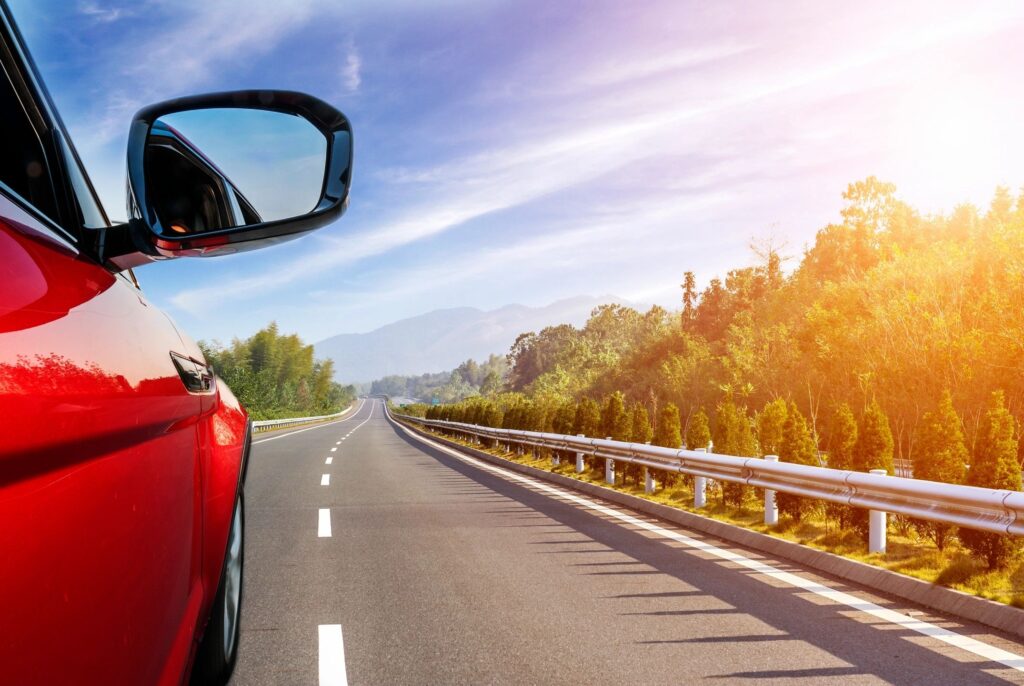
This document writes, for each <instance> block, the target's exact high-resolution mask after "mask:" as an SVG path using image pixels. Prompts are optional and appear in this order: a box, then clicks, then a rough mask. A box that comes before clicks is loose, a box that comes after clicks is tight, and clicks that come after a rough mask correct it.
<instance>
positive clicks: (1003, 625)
mask: <svg viewBox="0 0 1024 686" xmlns="http://www.w3.org/2000/svg"><path fill="white" fill-rule="evenodd" d="M392 421H397V420H394V419H393V418H392ZM401 423H402V424H403V425H404V426H406V427H408V428H409V429H411V430H412V431H414V432H416V433H417V434H420V435H421V436H424V437H426V438H430V439H431V440H435V441H437V442H438V443H443V444H445V445H447V446H448V447H451V448H454V449H456V450H459V451H461V452H463V453H466V454H468V455H471V456H473V457H476V458H479V459H481V460H485V461H487V462H490V463H492V464H496V465H499V466H502V467H505V468H508V469H511V470H513V471H516V472H520V473H522V474H527V475H529V476H533V477H536V478H538V479H543V480H545V481H550V482H552V483H556V484H558V485H560V486H565V487H567V488H571V489H574V490H576V491H581V492H583V493H586V494H588V495H592V496H595V497H598V498H601V499H602V500H606V501H609V502H613V503H617V504H619V505H625V506H627V507H629V508H630V509H632V510H636V511H637V512H643V513H644V514H648V515H651V516H654V517H658V518H659V519H663V520H665V521H668V522H672V523H673V524H678V525H680V526H683V527H686V528H688V529H693V530H695V531H700V532H702V533H706V534H709V535H711V536H715V537H716V538H721V539H723V540H726V541H730V542H732V543H736V544H739V545H741V546H743V547H745V548H750V549H752V550H757V551H760V552H763V553H767V554H769V555H773V556H775V557H781V558H785V559H787V560H790V561H792V562H796V563H798V564H801V565H805V566H807V567H810V568H812V569H816V570H819V571H821V572H825V573H826V574H829V575H831V576H834V577H837V578H839V579H843V580H846V581H850V582H852V583H855V584H859V585H861V586H866V587H868V588H870V589H873V590H875V591H878V592H880V593H882V594H885V595H888V596H894V597H896V598H901V599H903V600H909V601H910V602H913V603H916V604H918V605H921V606H923V607H927V608H929V609H932V610H936V611H938V612H942V613H945V614H948V615H952V616H953V617H957V618H960V619H965V620H970V621H972V622H977V623H979V624H984V625H986V626H990V627H993V628H995V629H999V630H1000V631H1004V632H1006V633H1008V634H1011V635H1013V636H1016V637H1018V638H1024V610H1020V609H1018V608H1015V607H1011V606H1010V605H1003V604H1002V603H997V602H995V601H992V600H987V599H985V598H979V597H978V596H973V595H969V594H967V593H964V592H962V591H957V590H954V589H952V588H946V587H945V586H937V585H935V584H931V583H928V582H927V581H922V580H921V579H915V578H913V577H909V576H905V575H903V574H900V573H898V572H892V571H889V570H888V569H882V568H881V567H875V566H873V565H869V564H866V563H864V562H858V561H856V560H850V559H847V558H845V557H841V556H839V555H836V554H834V553H828V552H825V551H824V550H816V549H814V548H809V547H807V546H804V545H801V544H799V543H793V542H792V541H786V540H783V539H780V538H775V537H773V536H769V535H767V534H762V533H760V532H758V531H751V530H749V529H744V528H742V527H739V526H736V525H733V524H727V523H725V522H720V521H717V520H714V519H710V518H708V517H702V516H700V515H697V514H693V513H692V512H687V511H685V510H680V509H678V508H675V507H671V506H669V505H662V504H660V503H655V502H651V501H650V500H647V499H645V498H640V497H637V496H635V495H630V494H628V493H623V492H621V491H615V490H612V489H611V488H606V487H604V486H599V485H597V484H592V483H588V482H585V481H580V480H578V479H573V478H572V477H568V476H564V475H562V474H556V473H554V472H548V471H544V470H542V469H537V468H535V467H529V466H527V465H524V464H519V463H518V462H513V461H511V460H506V459H504V458H501V457H497V456H496V455H491V454H490V453H487V452H484V451H482V450H476V449H474V448H469V447H467V446H464V445H461V444H459V443H455V442H453V441H450V440H448V439H446V438H442V437H440V436H437V435H435V434H432V433H428V432H426V431H424V430H423V429H422V428H420V427H418V426H413V425H411V424H407V423H405V422H401Z"/></svg>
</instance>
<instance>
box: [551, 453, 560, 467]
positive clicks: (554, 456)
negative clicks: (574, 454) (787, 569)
mask: <svg viewBox="0 0 1024 686" xmlns="http://www.w3.org/2000/svg"><path fill="white" fill-rule="evenodd" d="M551 464H552V466H555V467H557V466H558V465H560V464H562V454H561V453H560V452H558V451H557V450H552V451H551Z"/></svg>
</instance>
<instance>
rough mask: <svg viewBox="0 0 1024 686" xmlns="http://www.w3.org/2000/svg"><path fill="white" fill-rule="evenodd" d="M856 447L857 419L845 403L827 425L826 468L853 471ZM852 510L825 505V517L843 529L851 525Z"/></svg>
mask: <svg viewBox="0 0 1024 686" xmlns="http://www.w3.org/2000/svg"><path fill="white" fill-rule="evenodd" d="M856 446H857V419H856V417H854V416H853V410H851V409H850V406H849V405H847V404H846V403H840V404H839V406H838V407H836V410H835V412H834V413H833V415H832V420H831V422H830V423H829V443H828V466H829V467H830V468H832V469H847V470H849V469H853V451H854V449H855V448H856ZM853 510H854V508H851V507H850V506H849V505H842V504H840V503H831V502H830V503H825V517H826V525H827V520H834V521H836V522H837V523H838V524H839V528H841V529H844V528H846V527H848V526H850V525H851V524H852V523H853V519H854V513H853Z"/></svg>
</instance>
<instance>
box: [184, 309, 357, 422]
mask: <svg viewBox="0 0 1024 686" xmlns="http://www.w3.org/2000/svg"><path fill="white" fill-rule="evenodd" d="M199 346H200V347H201V348H202V349H203V353H204V354H205V355H206V359H207V361H208V362H209V363H210V364H211V365H212V366H213V368H214V370H215V371H216V373H217V374H218V375H219V376H220V377H221V378H223V379H224V380H225V381H226V382H227V384H228V386H230V387H231V390H232V391H234V393H235V395H236V396H238V399H239V400H240V401H241V402H242V405H244V406H245V408H246V410H248V412H249V414H250V415H251V416H252V418H253V419H279V418H283V417H302V416H309V415H321V414H332V413H334V412H340V411H341V410H343V409H344V408H345V407H347V406H348V405H349V404H350V403H351V402H352V401H353V400H355V398H356V389H355V387H353V386H342V385H341V384H339V383H337V382H336V381H334V362H333V361H332V360H330V359H327V360H317V359H314V357H313V346H312V345H306V344H305V343H303V342H302V339H301V338H299V337H298V336H297V335H296V334H290V335H284V334H281V333H280V332H279V331H278V328H277V324H276V323H271V324H270V325H269V326H268V327H267V328H265V329H262V330H260V331H258V332H256V333H255V334H253V335H252V336H250V337H249V338H247V339H245V340H239V339H237V338H236V339H235V340H233V341H232V342H231V345H230V346H227V347H225V346H223V345H221V344H220V343H219V342H216V341H214V342H213V343H207V342H205V341H200V342H199Z"/></svg>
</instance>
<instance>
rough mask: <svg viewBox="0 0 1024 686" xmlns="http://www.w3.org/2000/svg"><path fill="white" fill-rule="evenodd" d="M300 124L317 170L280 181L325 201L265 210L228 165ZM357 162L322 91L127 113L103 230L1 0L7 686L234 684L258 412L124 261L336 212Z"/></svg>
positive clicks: (227, 245) (268, 231) (2, 662)
mask: <svg viewBox="0 0 1024 686" xmlns="http://www.w3.org/2000/svg"><path fill="white" fill-rule="evenodd" d="M239 122H244V125H239ZM275 122H276V123H275ZM126 123H127V122H126ZM182 123H184V124H188V125H190V126H192V129H193V130H194V131H196V132H199V133H202V134H203V135H204V136H205V137H206V139H207V140H209V141H212V142H213V147H215V148H216V149H217V151H218V154H220V155H221V158H220V159H218V164H215V163H214V161H213V159H217V156H216V155H215V154H213V153H212V152H211V151H210V149H204V150H200V145H198V144H197V142H194V141H197V139H195V138H193V137H192V135H190V134H189V133H188V131H185V130H183V129H182V128H181V126H182ZM300 124H301V125H304V126H306V127H308V128H309V131H310V132H312V133H310V134H309V136H307V138H306V139H302V140H307V139H308V140H312V141H313V143H312V145H313V148H314V149H316V150H319V151H321V153H322V155H321V157H320V161H322V164H323V176H322V179H323V180H322V182H319V185H317V184H314V183H308V184H306V185H307V186H309V187H308V188H288V189H287V190H288V192H289V197H291V196H293V195H295V194H296V193H297V194H299V195H302V194H303V193H304V194H306V195H308V196H309V197H311V198H313V199H314V200H315V199H316V197H317V196H318V197H319V199H318V200H316V201H315V203H313V202H311V203H310V204H311V205H313V207H312V209H310V210H308V211H304V212H297V213H296V214H295V215H294V216H283V217H282V216H274V217H269V216H261V213H260V210H259V202H258V200H259V198H254V199H255V200H256V201H257V202H255V203H253V202H250V200H249V199H248V198H246V197H245V196H243V195H242V193H241V190H240V189H239V188H238V186H236V184H234V183H233V182H232V181H231V180H230V179H229V178H228V174H227V172H225V171H224V169H226V168H227V166H231V165H234V166H233V168H234V169H246V170H247V173H250V172H251V165H248V166H246V165H243V164H242V163H243V162H245V160H244V154H245V151H246V149H248V148H250V147H252V145H253V143H252V140H253V138H252V137H253V136H254V135H255V133H256V132H257V130H258V129H259V127H260V126H263V127H272V128H273V127H279V128H280V131H276V130H275V131H273V133H280V134H281V135H282V136H284V135H285V134H286V137H285V138H281V137H280V136H279V137H278V138H279V139H280V140H287V141H291V140H300V138H301V136H300V135H299V134H298V133H295V130H296V126H298V125H300ZM218 130H219V131H226V132H228V133H227V134H223V135H219V136H218V135H212V136H211V132H214V133H216V132H217V131H218ZM287 136H291V138H288V137H287ZM260 140H264V139H260ZM232 146H234V148H236V149H237V152H236V151H235V150H233V149H232ZM306 152H307V151H306V150H304V151H303V153H304V154H305V153H306ZM222 161H227V162H229V163H230V165H227V166H224V165H221V166H218V165H219V164H221V162H222ZM351 161H352V137H351V130H350V127H349V124H348V121H347V120H346V119H345V117H344V116H343V115H342V114H341V113H340V112H338V111H337V110H335V109H334V108H333V107H331V106H330V105H328V104H326V103H324V102H322V101H320V100H317V99H315V98H313V97H310V96H306V95H303V94H300V93H292V92H281V91H258V92H256V91H243V92H234V93H221V94H212V95H206V96H197V97H192V98H184V99H180V100H175V101H171V102H165V103H161V104H158V105H154V106H152V107H149V108H146V109H144V110H142V111H141V112H140V113H139V114H138V115H136V118H135V120H134V121H133V122H131V129H130V136H129V144H128V208H129V221H128V222H127V223H125V224H118V225H112V224H111V223H110V222H109V221H107V218H106V215H105V214H104V211H103V209H102V208H101V206H100V204H99V202H98V201H97V198H96V194H95V192H94V191H93V189H92V186H91V184H90V182H89V180H88V177H87V176H86V173H85V170H84V169H83V168H82V165H81V162H80V161H79V158H78V155H77V153H76V152H75V150H74V148H73V146H72V145H71V141H70V139H69V137H68V135H67V132H66V131H65V129H64V126H63V124H62V122H61V120H60V117H59V116H58V115H57V112H56V111H55V109H54V106H53V103H52V101H51V99H50V97H49V96H48V94H47V92H46V90H45V88H44V87H43V84H42V82H41V80H40V78H39V74H38V72H37V70H36V69H35V67H34V65H33V63H32V61H31V59H30V58H29V56H28V53H27V51H26V49H25V46H24V44H23V40H22V38H21V36H20V34H19V33H18V31H17V28H16V27H15V25H14V22H13V20H12V18H11V15H10V12H9V11H8V9H7V8H6V6H4V5H3V3H2V1H0V683H4V684H70V683H76V684H77V683H95V684H181V683H183V682H187V681H189V680H190V679H191V681H192V682H193V683H222V682H224V681H226V680H227V679H228V678H229V677H230V674H231V669H232V666H233V663H234V660H235V653H236V646H237V637H238V619H239V610H240V601H241V579H242V537H243V531H244V528H243V521H244V520H243V517H244V510H243V489H244V484H245V465H246V457H247V454H248V450H249V420H248V418H247V416H246V413H245V410H244V409H243V408H242V407H241V406H240V405H239V403H238V401H237V400H236V399H235V397H234V396H233V395H232V394H231V391H230V389H228V388H227V386H226V385H224V383H223V382H221V381H220V380H218V379H217V378H216V376H215V374H214V372H213V370H211V369H210V368H209V367H208V366H207V364H206V362H205V360H204V358H203V353H202V352H201V351H200V349H199V348H198V347H197V346H196V344H195V343H194V342H193V341H192V340H191V339H189V338H188V336H186V335H185V334H184V333H183V332H181V331H180V330H179V329H177V328H176V327H175V325H174V324H173V323H172V322H171V320H170V319H169V318H168V317H167V316H166V315H165V314H164V313H163V312H161V311H160V310H158V309H156V308H155V307H153V305H152V304H151V303H150V302H149V301H148V300H147V299H146V296H145V295H144V294H143V293H142V291H141V290H139V286H138V283H137V281H136V279H135V276H134V274H133V273H132V271H131V268H132V267H137V266H139V265H142V264H145V263H149V262H158V261H162V260H166V259H171V258H176V257H183V256H209V255H218V254H224V253H231V252H239V251H242V250H250V249H253V248H259V247H263V246H266V245H268V244H272V243H277V242H280V241H282V240H287V239H289V238H294V237H296V236H299V235H302V234H304V233H307V232H309V231H312V230H313V229H316V228H318V227H320V226H322V225H324V224H326V223H328V222H330V221H333V220H334V219H336V218H338V217H339V216H340V215H341V213H342V212H343V211H344V208H345V206H346V204H347V198H348V188H349V184H350V178H351ZM270 166H271V167H274V168H267V169H266V170H264V171H266V173H267V174H270V175H273V174H274V173H276V171H277V169H276V165H270ZM282 168H283V166H282ZM300 177H301V178H302V179H305V178H312V177H310V176H309V175H306V176H301V175H300ZM289 178H290V179H292V182H293V183H295V182H296V181H294V179H295V177H294V175H292V176H290V177H289ZM288 180H289V179H283V180H282V183H286V182H288ZM292 191H294V193H293V192H292ZM306 209H308V207H303V210H306Z"/></svg>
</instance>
